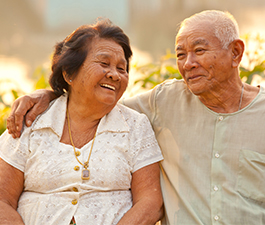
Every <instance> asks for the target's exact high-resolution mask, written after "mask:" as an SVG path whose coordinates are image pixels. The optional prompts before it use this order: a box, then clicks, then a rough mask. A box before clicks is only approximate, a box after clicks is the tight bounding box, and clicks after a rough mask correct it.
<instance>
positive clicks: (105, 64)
mask: <svg viewBox="0 0 265 225" xmlns="http://www.w3.org/2000/svg"><path fill="white" fill-rule="evenodd" d="M100 64H101V65H103V66H107V65H108V63H106V62H100Z"/></svg>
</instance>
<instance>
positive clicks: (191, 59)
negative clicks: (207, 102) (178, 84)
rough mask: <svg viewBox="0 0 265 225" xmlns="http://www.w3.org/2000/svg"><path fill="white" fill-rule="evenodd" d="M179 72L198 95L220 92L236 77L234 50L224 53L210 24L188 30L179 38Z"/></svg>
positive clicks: (192, 26)
mask: <svg viewBox="0 0 265 225" xmlns="http://www.w3.org/2000/svg"><path fill="white" fill-rule="evenodd" d="M176 55H177V65H178V68H179V71H180V73H181V75H182V77H183V79H184V80H185V82H186V84H187V86H188V87H189V89H190V90H191V91H192V92H193V93H194V94H196V95H200V94H203V93H207V92H212V91H218V88H221V87H222V84H224V83H226V82H228V80H229V77H230V76H231V74H232V51H231V47H230V46H228V49H223V48H222V46H221V43H220V41H219V40H218V38H217V37H215V35H214V33H213V29H212V28H211V23H210V22H207V21H205V22H198V23H196V24H193V25H188V26H184V27H183V28H181V30H180V31H179V33H178V35H177V37H176Z"/></svg>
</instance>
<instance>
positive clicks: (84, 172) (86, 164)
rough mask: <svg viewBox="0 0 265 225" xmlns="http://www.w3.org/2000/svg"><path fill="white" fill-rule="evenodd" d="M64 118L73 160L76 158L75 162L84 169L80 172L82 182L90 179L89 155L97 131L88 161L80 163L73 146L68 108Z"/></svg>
mask: <svg viewBox="0 0 265 225" xmlns="http://www.w3.org/2000/svg"><path fill="white" fill-rule="evenodd" d="M66 116H67V124H68V129H69V137H70V141H71V144H72V146H73V149H74V152H75V158H76V160H77V161H78V162H79V163H80V164H81V165H82V166H83V167H84V169H83V170H82V174H81V178H82V179H83V180H89V178H90V170H89V169H88V167H89V159H90V156H91V153H92V149H93V145H94V141H95V138H96V134H97V131H96V132H95V135H94V137H93V141H92V144H91V148H90V152H89V156H88V159H87V161H86V162H84V163H82V162H81V161H80V160H79V159H78V158H77V155H78V153H77V151H76V150H75V145H74V142H73V139H72V134H71V128H70V119H69V112H68V108H66Z"/></svg>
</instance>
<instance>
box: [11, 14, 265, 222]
mask: <svg viewBox="0 0 265 225" xmlns="http://www.w3.org/2000/svg"><path fill="white" fill-rule="evenodd" d="M243 52H244V43H243V41H242V40H240V39H239V33H238V25H237V23H236V21H235V20H234V18H233V17H232V15H230V14H229V13H225V12H221V11H212V10H208V11H203V12H201V13H198V14H195V15H193V16H192V17H190V18H187V19H186V20H184V21H183V22H182V24H181V26H180V29H179V32H178V34H177V37H176V54H177V64H178V68H179V71H180V73H181V74H182V76H183V80H181V81H178V80H170V81H167V82H164V83H162V84H160V85H158V86H157V87H155V88H154V89H153V90H151V91H148V92H146V93H144V94H141V95H138V96H135V97H133V98H131V99H127V100H124V104H125V105H127V106H129V107H131V108H133V109H136V110H137V111H139V112H142V113H145V114H146V115H147V116H148V117H149V119H150V121H151V123H152V125H153V129H154V131H155V133H156V138H157V140H158V142H159V144H160V147H161V149H162V151H163V155H164V161H163V162H162V163H161V174H162V176H161V179H162V180H161V185H162V190H163V197H164V203H165V209H166V215H165V219H164V221H162V224H170V225H173V224H174V225H193V224H194V225H195V224H198V225H199V224H200V225H202V224H206V225H208V224H226V225H242V224H248V225H262V224H265V147H264V146H265V138H264V132H263V127H262V124H265V91H264V89H263V88H262V87H254V86H250V85H247V84H244V83H242V81H241V79H240V77H239V70H238V66H239V64H240V61H241V58H242V55H243ZM42 92H43V91H42ZM46 92H47V93H48V94H40V93H36V94H35V95H32V97H24V98H22V99H20V100H19V101H16V102H15V104H14V107H13V110H12V114H11V116H10V118H9V120H8V127H9V129H10V132H14V134H13V135H14V136H19V134H20V132H19V131H20V129H21V122H22V116H23V115H24V114H25V112H26V111H27V110H28V109H29V108H31V107H32V106H33V105H34V104H35V103H37V102H38V103H37V104H36V105H37V106H35V107H34V108H33V109H32V110H31V111H30V112H29V114H28V115H27V117H26V120H27V121H28V120H31V121H32V120H33V119H34V118H35V115H36V114H39V113H40V112H41V111H42V110H44V108H46V107H47V101H48V99H51V98H54V96H53V95H52V94H51V93H50V92H48V91H46ZM46 92H45V93H46ZM40 99H44V100H43V101H41V102H40V101H39V100H40ZM45 99H46V100H45ZM15 115H16V116H15ZM15 120H16V122H14V121H15ZM15 128H17V129H15Z"/></svg>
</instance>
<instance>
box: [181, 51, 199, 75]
mask: <svg viewBox="0 0 265 225" xmlns="http://www.w3.org/2000/svg"><path fill="white" fill-rule="evenodd" d="M197 66H198V63H197V61H196V56H195V55H194V54H192V53H189V54H187V57H186V61H185V63H184V65H183V69H184V70H188V71H189V70H191V69H193V68H196V67H197Z"/></svg>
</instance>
